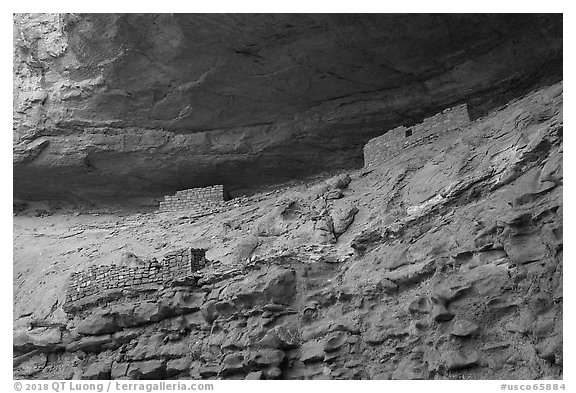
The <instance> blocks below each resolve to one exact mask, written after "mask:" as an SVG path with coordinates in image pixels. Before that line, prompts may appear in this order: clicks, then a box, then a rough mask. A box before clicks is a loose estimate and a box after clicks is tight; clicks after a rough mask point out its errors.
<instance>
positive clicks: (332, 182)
mask: <svg viewBox="0 0 576 393" xmlns="http://www.w3.org/2000/svg"><path fill="white" fill-rule="evenodd" d="M351 181H352V179H351V178H350V175H348V174H343V175H338V176H334V177H333V178H331V179H328V180H327V181H326V184H328V187H330V189H333V190H334V189H340V190H343V189H345V188H346V187H348V184H350V182H351Z"/></svg>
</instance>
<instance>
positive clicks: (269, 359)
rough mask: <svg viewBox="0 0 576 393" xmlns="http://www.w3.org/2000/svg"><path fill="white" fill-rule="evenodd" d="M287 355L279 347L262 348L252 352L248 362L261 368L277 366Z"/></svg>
mask: <svg viewBox="0 0 576 393" xmlns="http://www.w3.org/2000/svg"><path fill="white" fill-rule="evenodd" d="M285 356H286V355H285V354H284V351H280V350H277V349H261V350H259V351H257V352H253V353H251V354H250V356H249V357H248V364H249V365H250V366H254V367H259V368H261V367H268V366H277V365H279V364H281V363H282V361H283V360H284V358H285Z"/></svg>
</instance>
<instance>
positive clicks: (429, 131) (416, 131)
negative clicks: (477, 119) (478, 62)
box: [364, 104, 470, 168]
mask: <svg viewBox="0 0 576 393" xmlns="http://www.w3.org/2000/svg"><path fill="white" fill-rule="evenodd" d="M469 123H470V118H469V116H468V108H467V106H466V104H463V105H459V106H455V107H452V108H449V109H446V110H444V111H443V112H441V113H437V114H436V115H434V116H432V117H428V118H426V119H424V121H423V122H422V123H419V124H416V125H414V126H412V127H404V126H400V127H396V128H394V129H392V130H390V131H388V132H386V133H385V134H384V135H381V136H379V137H376V138H374V139H371V140H370V141H369V142H368V143H367V144H366V145H365V146H364V167H366V168H367V167H370V166H374V165H377V164H380V163H382V162H384V161H387V160H388V159H390V158H391V157H394V156H395V155H397V154H398V153H399V152H400V151H401V150H402V149H406V148H410V147H413V146H415V145H419V144H422V143H426V142H427V141H429V140H432V139H436V138H438V137H440V136H441V135H442V134H444V133H445V132H448V131H451V130H454V129H456V128H459V127H463V126H466V125H467V124H469Z"/></svg>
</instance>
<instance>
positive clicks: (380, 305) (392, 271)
mask: <svg viewBox="0 0 576 393" xmlns="http://www.w3.org/2000/svg"><path fill="white" fill-rule="evenodd" d="M562 102H563V98H562V85H561V84H556V85H553V86H550V87H547V88H544V89H540V90H537V91H534V92H532V93H530V94H528V95H527V96H525V97H523V98H521V99H519V100H515V101H512V102H510V103H509V104H508V105H506V106H505V107H503V108H500V109H499V110H497V111H495V112H493V113H490V114H489V115H487V116H485V117H483V118H480V119H477V120H475V121H473V122H472V123H471V124H470V125H469V126H467V127H463V128H462V129H461V132H460V134H459V135H458V136H457V137H453V136H451V135H448V136H447V135H444V136H440V137H439V138H438V139H433V140H429V142H428V143H426V144H422V145H415V146H413V147H411V148H407V149H403V150H402V151H401V152H400V153H399V154H398V155H397V156H395V157H393V158H391V159H390V160H389V161H386V162H382V163H381V164H380V165H375V166H371V167H369V168H365V169H362V170H358V171H353V172H350V173H349V176H347V175H341V176H336V177H333V178H331V179H327V180H325V181H321V182H317V183H314V184H309V183H305V184H302V185H300V186H295V187H293V188H290V189H285V190H278V191H277V192H273V193H268V194H260V195H257V196H254V197H252V198H251V199H250V202H251V203H250V204H248V205H245V206H239V207H238V208H236V209H234V210H230V211H227V212H224V213H220V214H215V215H213V216H211V217H203V218H199V219H196V220H190V219H189V218H186V217H185V216H184V217H183V216H181V215H179V214H176V213H175V214H173V215H171V216H170V215H165V214H162V215H154V214H130V215H125V216H121V217H118V216H115V215H109V216H108V217H102V216H96V215H87V214H82V215H80V216H70V217H68V216H65V215H64V216H58V215H53V216H47V217H27V216H16V217H15V251H14V259H15V262H14V275H15V280H14V285H15V289H14V294H15V299H14V313H15V314H14V326H15V332H14V342H13V346H14V353H15V358H14V376H15V378H39V379H43V378H44V379H66V378H84V379H92V378H113V379H158V378H160V379H162V378H167V379H180V378H181V379H190V378H206V379H214V378H217V379H252V380H253V379H560V378H562V376H563V349H562V348H563V346H562V342H563V339H562V338H563V330H562V320H563V293H562V287H563V286H562V266H563V218H562V214H563V213H562V212H563V207H562V193H563V169H562V168H563V167H562V155H563V119H562V113H563V109H562V107H563V106H562V105H563V104H562ZM334 190H340V192H341V193H342V196H341V197H340V198H338V199H331V198H327V197H326V195H328V194H329V193H330V192H332V191H334ZM350 207H352V208H350ZM353 211H355V213H352V212H353ZM341 212H348V213H345V214H342V213H341ZM350 216H353V219H351V220H350V222H348V221H349V220H348V219H345V220H344V221H345V222H346V225H342V226H338V224H337V223H339V222H342V220H339V219H338V217H350ZM48 222H53V223H54V226H49V225H47V223H48ZM37 223H39V224H37ZM319 223H322V224H319ZM34 225H39V226H40V227H39V228H40V229H37V230H36V231H34V230H32V229H31V228H35V227H34ZM64 228H67V230H68V231H67V232H63V229H64ZM335 228H341V230H339V231H338V233H339V235H338V236H335V232H336V231H335ZM110 229H111V230H113V231H116V232H112V235H108V233H109V232H107V230H110ZM341 231H343V232H341ZM99 236H102V237H99ZM104 236H106V237H104ZM62 238H65V239H67V241H66V248H64V249H62V248H61V247H62ZM31 239H33V240H34V241H33V242H32V241H31ZM100 239H102V240H100ZM103 239H105V240H103ZM159 239H160V240H161V241H163V242H166V243H168V244H169V247H171V248H172V247H173V248H176V249H177V248H181V247H183V246H186V245H189V244H194V245H196V246H197V247H202V248H206V249H208V252H207V258H208V259H209V260H211V261H213V262H212V263H210V264H209V265H207V266H205V267H204V268H202V269H200V270H198V271H197V277H196V278H197V280H196V281H195V283H194V284H193V285H191V284H189V283H178V284H177V285H171V286H166V287H165V288H163V289H162V290H160V291H158V292H157V296H156V297H155V298H147V299H141V300H138V299H125V300H124V301H122V299H120V300H119V301H115V302H110V303H108V304H100V305H98V307H96V306H95V307H93V308H87V309H84V310H82V311H81V312H73V313H70V314H64V313H63V311H62V304H63V301H64V299H65V285H64V283H65V282H66V280H67V279H68V277H69V274H70V271H71V270H76V269H78V263H79V261H81V262H80V263H82V264H95V263H102V260H104V259H107V258H114V255H118V253H119V252H120V251H119V250H120V249H122V248H126V247H127V245H128V246H130V247H133V249H134V252H135V254H136V255H139V256H140V257H141V258H142V259H149V258H151V257H154V256H158V255H159V253H160V251H159V249H158V248H157V247H158V246H156V244H157V242H158V240H159ZM94 242H96V245H95V244H94ZM166 243H164V244H166ZM30 244H35V245H36V246H37V247H40V248H41V250H42V252H43V254H41V255H40V256H38V253H35V252H33V251H34V250H31V248H30ZM24 246H26V247H24ZM59 247H60V248H59ZM70 247H74V248H73V249H72V250H70V249H69V248H70ZM163 247H164V246H161V247H160V248H163ZM58 250H60V251H58ZM55 261H56V262H55ZM40 277H41V279H40Z"/></svg>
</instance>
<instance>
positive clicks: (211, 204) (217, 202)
mask: <svg viewBox="0 0 576 393" xmlns="http://www.w3.org/2000/svg"><path fill="white" fill-rule="evenodd" d="M223 203H224V186H223V185H221V184H217V185H215V186H210V187H205V188H191V189H188V190H181V191H178V192H176V194H175V195H167V196H166V197H164V201H162V202H160V209H159V211H160V212H172V211H181V210H186V211H187V212H188V213H189V214H190V216H199V215H206V214H211V213H213V212H215V211H216V210H218V208H220V207H221V206H222V204H223Z"/></svg>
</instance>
